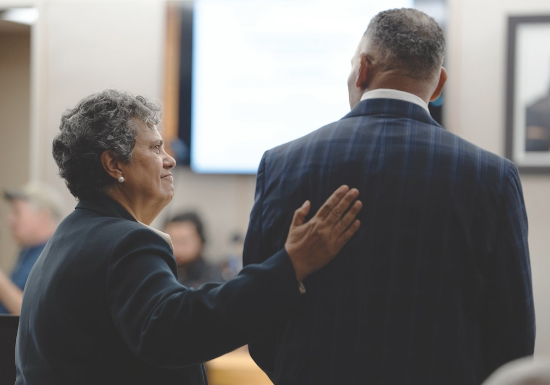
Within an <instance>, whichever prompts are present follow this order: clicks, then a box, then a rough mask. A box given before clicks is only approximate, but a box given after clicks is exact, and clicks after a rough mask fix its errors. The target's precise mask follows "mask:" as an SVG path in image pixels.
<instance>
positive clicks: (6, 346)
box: [0, 315, 19, 385]
mask: <svg viewBox="0 0 550 385" xmlns="http://www.w3.org/2000/svg"><path fill="white" fill-rule="evenodd" d="M18 326H19V316H17V315H0V385H8V384H9V385H13V384H14V383H15V338H16V337H17V327H18Z"/></svg>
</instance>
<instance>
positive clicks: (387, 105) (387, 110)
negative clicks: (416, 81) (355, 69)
mask: <svg viewBox="0 0 550 385" xmlns="http://www.w3.org/2000/svg"><path fill="white" fill-rule="evenodd" d="M367 115H393V116H398V117H403V118H408V119H414V120H418V121H421V122H424V123H427V124H431V125H434V126H438V127H441V125H440V124H439V123H437V122H436V121H435V120H434V119H433V118H432V117H431V116H430V114H429V113H428V112H427V111H426V110H425V109H423V108H422V107H420V106H419V105H417V104H415V103H410V102H406V101H404V100H398V99H366V100H363V101H360V102H359V103H357V104H356V105H355V107H354V108H353V109H352V110H351V111H350V112H349V113H348V114H347V115H346V116H344V117H343V118H342V119H346V118H351V117H354V116H367ZM441 128H443V127H441Z"/></svg>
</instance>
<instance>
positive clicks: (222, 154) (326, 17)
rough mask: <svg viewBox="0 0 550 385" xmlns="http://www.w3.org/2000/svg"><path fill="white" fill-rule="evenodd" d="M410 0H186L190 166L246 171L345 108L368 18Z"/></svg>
mask: <svg viewBox="0 0 550 385" xmlns="http://www.w3.org/2000/svg"><path fill="white" fill-rule="evenodd" d="M412 3H413V1H412V0H386V1H378V0H376V1H375V0H340V1H334V0H269V1H258V0H196V1H194V2H193V18H192V24H193V28H192V55H191V57H192V63H188V64H189V65H191V67H192V77H191V91H190V95H189V96H190V99H191V108H190V128H191V138H190V141H191V143H190V148H191V158H190V161H191V167H192V169H193V170H194V171H195V172H199V173H234V174H247V173H255V172H256V169H257V167H258V165H259V162H260V159H261V157H262V154H263V153H264V152H265V151H266V150H268V149H270V148H272V147H274V146H277V145H279V144H282V143H285V142H288V141H290V140H293V139H296V138H299V137H301V136H303V135H306V134H307V133H309V132H311V131H313V130H315V129H317V128H319V127H321V126H323V125H325V124H327V123H330V122H333V121H335V120H338V119H340V118H341V117H342V116H344V115H345V114H346V113H347V112H349V102H348V93H347V78H348V74H349V71H350V68H351V64H350V61H351V58H352V56H353V54H354V52H355V49H356V48H357V45H358V43H359V40H360V38H361V36H362V34H363V32H364V30H365V29H366V27H367V25H368V22H369V21H370V19H371V18H372V17H373V16H374V15H375V14H376V13H378V12H379V11H381V10H384V9H390V8H400V7H411V6H412Z"/></svg>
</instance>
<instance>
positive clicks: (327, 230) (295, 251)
mask: <svg viewBox="0 0 550 385" xmlns="http://www.w3.org/2000/svg"><path fill="white" fill-rule="evenodd" d="M358 196H359V191H358V190H357V189H354V188H353V189H351V190H350V189H349V187H348V186H341V187H340V188H338V189H337V190H336V191H335V192H334V193H333V194H332V195H331V196H330V197H329V198H328V199H327V201H326V202H325V204H323V206H321V208H320V209H319V211H317V214H315V216H314V217H313V218H311V219H310V220H309V221H308V222H305V218H306V216H307V214H308V213H309V210H310V208H311V203H310V202H309V201H306V202H305V203H304V204H303V205H302V207H300V208H299V209H298V210H296V211H295V212H294V218H292V224H291V225H290V231H289V233H288V237H287V239H286V243H285V249H286V252H287V253H288V255H289V256H290V260H291V261H292V265H293V266H294V271H295V272H296V277H297V278H298V280H299V281H301V280H302V279H304V278H305V277H307V276H308V275H310V274H311V273H313V272H314V271H316V270H318V269H320V268H321V267H323V266H325V265H326V264H327V263H329V262H330V261H332V260H333V259H334V257H336V254H338V252H339V251H340V250H341V249H342V247H344V245H345V244H346V243H347V242H348V241H349V240H350V238H351V237H352V236H353V234H355V232H356V231H357V230H358V229H359V226H360V222H359V220H356V219H355V217H356V216H357V214H358V213H359V210H361V207H362V203H361V201H356V199H357V197H358ZM354 201H355V202H354ZM350 206H351V207H350ZM348 209H349V210H348ZM346 210H347V211H346Z"/></svg>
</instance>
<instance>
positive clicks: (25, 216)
mask: <svg viewBox="0 0 550 385" xmlns="http://www.w3.org/2000/svg"><path fill="white" fill-rule="evenodd" d="M4 198H6V199H7V200H8V201H9V202H10V204H11V212H10V215H9V226H10V230H11V233H12V235H13V238H14V239H15V241H16V242H17V243H18V244H19V245H20V246H23V247H30V246H36V245H39V244H42V243H44V242H46V241H47V240H48V239H49V238H50V237H51V236H52V234H53V232H54V231H55V228H56V227H57V224H58V223H59V220H60V219H61V215H62V202H61V198H60V197H59V196H58V194H57V192H56V191H55V190H53V189H52V188H51V187H49V186H48V185H45V184H43V183H39V182H30V183H27V184H26V185H25V186H23V187H21V188H19V189H14V190H6V191H4Z"/></svg>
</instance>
